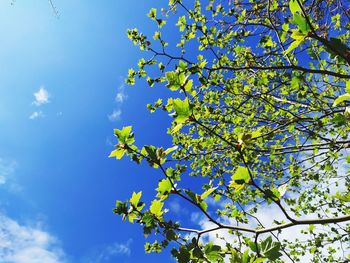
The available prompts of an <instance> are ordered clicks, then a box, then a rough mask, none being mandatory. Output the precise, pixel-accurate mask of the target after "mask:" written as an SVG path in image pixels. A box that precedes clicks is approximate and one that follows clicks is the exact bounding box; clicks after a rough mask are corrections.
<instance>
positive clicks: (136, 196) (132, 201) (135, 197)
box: [130, 191, 142, 207]
mask: <svg viewBox="0 0 350 263" xmlns="http://www.w3.org/2000/svg"><path fill="white" fill-rule="evenodd" d="M141 195H142V191H140V192H138V193H135V192H133V193H132V196H131V198H130V204H132V205H133V206H134V207H137V206H138V204H139V202H140V198H141Z"/></svg>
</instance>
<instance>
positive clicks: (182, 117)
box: [173, 98, 191, 123]
mask: <svg viewBox="0 0 350 263" xmlns="http://www.w3.org/2000/svg"><path fill="white" fill-rule="evenodd" d="M173 107H174V110H175V112H176V117H175V121H176V122H177V123H184V122H185V121H187V120H188V117H190V116H191V108H190V103H189V101H188V98H186V99H185V100H181V99H175V100H173Z"/></svg>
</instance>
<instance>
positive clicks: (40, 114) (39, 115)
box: [29, 111, 44, 120]
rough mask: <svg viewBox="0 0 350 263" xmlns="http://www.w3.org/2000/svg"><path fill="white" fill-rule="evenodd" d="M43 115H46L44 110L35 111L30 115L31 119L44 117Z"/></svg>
mask: <svg viewBox="0 0 350 263" xmlns="http://www.w3.org/2000/svg"><path fill="white" fill-rule="evenodd" d="M42 117H44V114H43V112H42V111H34V112H33V113H32V114H31V115H30V116H29V119H31V120H34V119H37V118H42Z"/></svg>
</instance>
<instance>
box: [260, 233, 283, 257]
mask: <svg viewBox="0 0 350 263" xmlns="http://www.w3.org/2000/svg"><path fill="white" fill-rule="evenodd" d="M259 247H260V253H261V254H262V255H264V256H265V257H266V258H268V259H270V260H276V259H278V258H279V257H281V256H282V254H281V252H280V248H281V243H279V242H274V241H272V237H271V236H269V237H267V238H266V239H265V240H263V241H262V242H261V243H260V244H259Z"/></svg>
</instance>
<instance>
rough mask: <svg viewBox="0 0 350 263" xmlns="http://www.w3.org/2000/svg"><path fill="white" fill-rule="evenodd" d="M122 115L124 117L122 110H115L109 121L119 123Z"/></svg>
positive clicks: (109, 116)
mask: <svg viewBox="0 0 350 263" xmlns="http://www.w3.org/2000/svg"><path fill="white" fill-rule="evenodd" d="M121 115H122V111H121V110H113V112H112V113H111V114H109V115H108V119H109V120H110V121H118V120H120V116H121Z"/></svg>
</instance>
